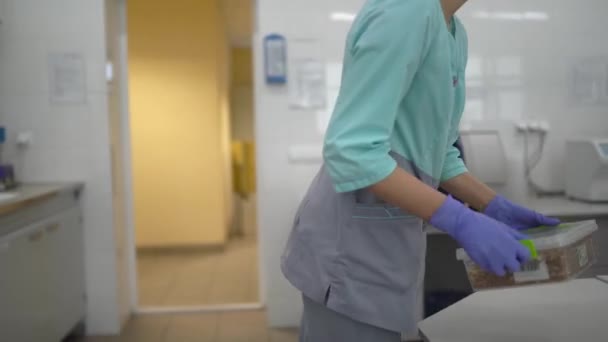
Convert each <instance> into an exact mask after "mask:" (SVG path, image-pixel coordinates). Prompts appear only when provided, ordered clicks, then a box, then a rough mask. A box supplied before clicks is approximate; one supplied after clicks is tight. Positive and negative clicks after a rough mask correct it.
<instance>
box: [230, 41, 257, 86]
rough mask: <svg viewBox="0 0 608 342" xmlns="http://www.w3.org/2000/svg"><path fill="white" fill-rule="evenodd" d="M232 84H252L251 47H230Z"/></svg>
mask: <svg viewBox="0 0 608 342" xmlns="http://www.w3.org/2000/svg"><path fill="white" fill-rule="evenodd" d="M231 52H232V85H233V86H252V85H253V54H252V51H251V48H233V49H232V51H231Z"/></svg>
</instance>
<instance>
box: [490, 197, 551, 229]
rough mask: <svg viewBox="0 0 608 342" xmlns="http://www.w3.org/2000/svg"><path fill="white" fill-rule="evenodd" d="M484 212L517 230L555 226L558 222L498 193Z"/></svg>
mask: <svg viewBox="0 0 608 342" xmlns="http://www.w3.org/2000/svg"><path fill="white" fill-rule="evenodd" d="M484 213H485V214H486V215H488V216H490V217H491V218H493V219H495V220H497V221H500V222H502V223H504V224H506V225H507V226H509V227H511V228H513V229H517V230H524V229H530V228H536V227H539V226H557V225H558V224H559V223H560V222H559V220H558V219H556V218H553V217H547V216H544V215H541V214H539V213H537V212H535V211H532V210H530V209H528V208H524V207H522V206H520V205H517V204H515V203H513V202H511V201H509V200H508V199H506V198H504V197H502V196H500V195H497V196H496V197H494V199H493V200H492V201H491V202H490V204H488V206H487V207H486V209H485V211H484Z"/></svg>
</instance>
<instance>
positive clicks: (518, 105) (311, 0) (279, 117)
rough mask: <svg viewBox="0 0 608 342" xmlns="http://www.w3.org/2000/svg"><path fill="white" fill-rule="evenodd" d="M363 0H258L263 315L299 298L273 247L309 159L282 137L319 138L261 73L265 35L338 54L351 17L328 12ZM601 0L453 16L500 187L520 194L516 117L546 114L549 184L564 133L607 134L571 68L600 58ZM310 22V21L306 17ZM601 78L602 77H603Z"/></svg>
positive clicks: (307, 173)
mask: <svg viewBox="0 0 608 342" xmlns="http://www.w3.org/2000/svg"><path fill="white" fill-rule="evenodd" d="M363 2H364V0H335V1H326V0H306V1H305V0H294V1H284V0H258V1H257V29H258V32H257V36H256V40H255V66H256V70H255V72H256V73H255V75H256V80H255V93H256V99H255V100H256V140H257V148H258V182H259V184H258V185H259V186H258V196H259V216H258V221H259V227H260V236H261V248H260V251H261V264H262V269H263V282H264V283H265V287H264V288H265V289H266V290H265V296H266V302H267V305H268V313H269V321H270V323H271V324H272V325H278V326H281V325H297V323H298V318H299V309H300V308H299V297H298V294H297V292H296V291H294V290H293V288H292V287H291V286H290V285H289V284H288V283H287V282H286V281H285V280H284V279H283V277H282V275H281V272H280V270H279V262H280V255H281V252H282V248H283V246H284V244H285V240H286V239H287V236H288V233H289V230H290V228H291V222H292V219H293V214H294V212H295V210H296V207H297V205H298V202H299V200H300V198H301V197H302V196H303V194H304V191H305V190H306V188H307V186H308V184H309V182H310V180H311V178H312V177H313V176H314V174H315V172H316V171H317V169H318V165H315V164H314V163H313V164H293V163H289V161H288V157H287V156H288V149H289V148H290V146H293V145H297V146H302V145H304V146H315V145H317V146H318V145H319V144H320V142H321V139H322V134H321V133H320V132H319V131H318V129H317V125H316V113H315V112H313V111H296V110H293V109H291V108H290V107H289V105H288V90H287V88H283V87H269V86H267V85H265V84H264V82H263V51H262V48H261V42H262V39H263V37H264V35H266V34H269V33H275V32H276V33H281V34H284V35H285V36H286V37H287V39H288V45H289V58H290V59H293V58H297V57H308V58H319V59H321V60H322V61H325V62H327V63H334V62H340V61H341V57H342V51H343V46H344V38H345V36H346V33H347V30H348V28H349V25H350V23H348V22H332V21H331V20H330V19H329V18H330V14H331V13H332V12H342V13H347V14H348V13H356V11H357V9H358V8H359V7H360V6H361V4H362V3H363ZM605 13H608V3H607V2H605V1H602V0H582V1H566V0H557V1H555V0H533V1H530V0H512V1H504V0H480V1H469V2H468V3H467V4H466V5H465V8H464V9H463V10H462V13H461V15H460V17H461V18H462V20H463V22H464V24H465V26H467V29H468V32H469V42H470V51H469V55H470V65H469V72H468V82H467V83H468V88H469V89H468V93H469V95H468V102H469V105H468V107H467V112H466V114H465V121H467V122H468V123H469V124H471V125H472V126H473V127H475V126H479V127H482V128H483V127H491V128H498V129H499V130H500V131H501V132H502V135H503V138H504V140H505V143H506V146H507V149H508V151H507V154H508V158H509V171H510V172H509V179H510V181H509V184H508V185H507V186H504V187H502V188H501V189H500V190H501V191H503V192H504V193H506V194H507V195H509V196H511V197H514V198H515V199H523V198H524V197H525V196H527V191H526V187H525V182H524V181H523V164H522V162H523V147H522V146H523V145H522V139H521V137H520V136H518V135H517V134H516V132H515V128H514V122H515V121H516V120H545V121H548V122H549V123H550V124H551V126H552V132H551V134H550V135H549V140H548V146H547V149H546V153H545V157H544V158H543V162H542V163H541V164H540V165H539V168H538V170H536V172H535V176H536V179H537V182H538V183H540V184H542V185H543V186H545V187H548V188H559V187H561V185H562V183H563V175H562V172H561V170H562V169H563V163H564V161H563V160H564V159H563V157H564V156H563V146H564V141H565V139H566V137H568V136H573V135H602V136H608V102H607V103H598V104H594V105H578V104H576V102H575V101H573V100H572V97H571V96H570V95H571V90H570V89H571V88H570V86H571V73H572V70H573V67H574V65H575V64H577V63H579V61H582V60H584V59H585V58H587V57H592V58H596V59H599V60H602V61H605V62H606V63H608V44H606V43H605V41H606V39H605V34H604V31H605V30H602V27H603V22H604V20H603V16H604V15H605ZM312 23H314V24H312ZM606 84H607V85H605V87H607V86H608V80H606Z"/></svg>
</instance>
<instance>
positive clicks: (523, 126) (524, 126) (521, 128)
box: [515, 121, 530, 133]
mask: <svg viewBox="0 0 608 342" xmlns="http://www.w3.org/2000/svg"><path fill="white" fill-rule="evenodd" d="M515 128H517V131H518V132H520V133H524V132H527V131H528V130H529V129H530V126H529V124H528V123H527V122H525V121H519V122H517V123H515Z"/></svg>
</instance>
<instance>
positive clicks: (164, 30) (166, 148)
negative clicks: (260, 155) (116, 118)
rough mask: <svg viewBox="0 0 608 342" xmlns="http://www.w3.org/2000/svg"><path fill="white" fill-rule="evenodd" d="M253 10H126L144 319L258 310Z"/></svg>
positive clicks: (244, 0)
mask: <svg viewBox="0 0 608 342" xmlns="http://www.w3.org/2000/svg"><path fill="white" fill-rule="evenodd" d="M252 8H253V4H252V1H250V0H214V1H181V2H167V1H161V0H153V1H150V0H128V1H126V13H127V14H126V20H127V30H126V32H127V41H128V44H127V45H128V47H127V52H128V58H127V62H126V64H127V65H126V66H127V67H128V68H127V69H128V81H126V82H127V83H128V102H129V106H128V108H129V110H128V114H127V115H128V116H129V125H128V126H129V127H130V128H129V133H130V134H129V135H130V149H129V154H130V164H131V169H132V172H131V174H132V193H133V226H134V234H133V235H134V236H133V245H134V246H133V247H134V248H135V251H136V252H135V265H134V266H135V267H134V268H135V270H136V278H135V280H136V281H135V282H136V284H137V286H136V288H135V289H134V292H136V293H137V298H138V300H137V304H138V305H137V306H138V307H139V309H140V310H142V309H143V311H146V310H157V309H161V310H162V309H163V308H168V309H172V310H173V309H175V308H178V309H179V308H184V309H192V308H201V307H202V308H222V307H235V305H237V306H236V307H238V305H240V304H248V305H251V304H254V305H255V304H257V303H259V302H260V289H259V271H258V248H257V246H258V243H257V229H256V226H255V222H256V217H255V212H256V208H255V186H254V184H255V182H254V179H255V174H254V173H255V160H254V155H255V154H254V150H255V149H254V144H255V141H254V137H253V86H252V83H253V82H252V79H253V75H252V67H251V65H252V60H251V58H252V57H251V52H250V49H251V47H250V42H251V37H252V21H253V19H252V18H253V10H252Z"/></svg>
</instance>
